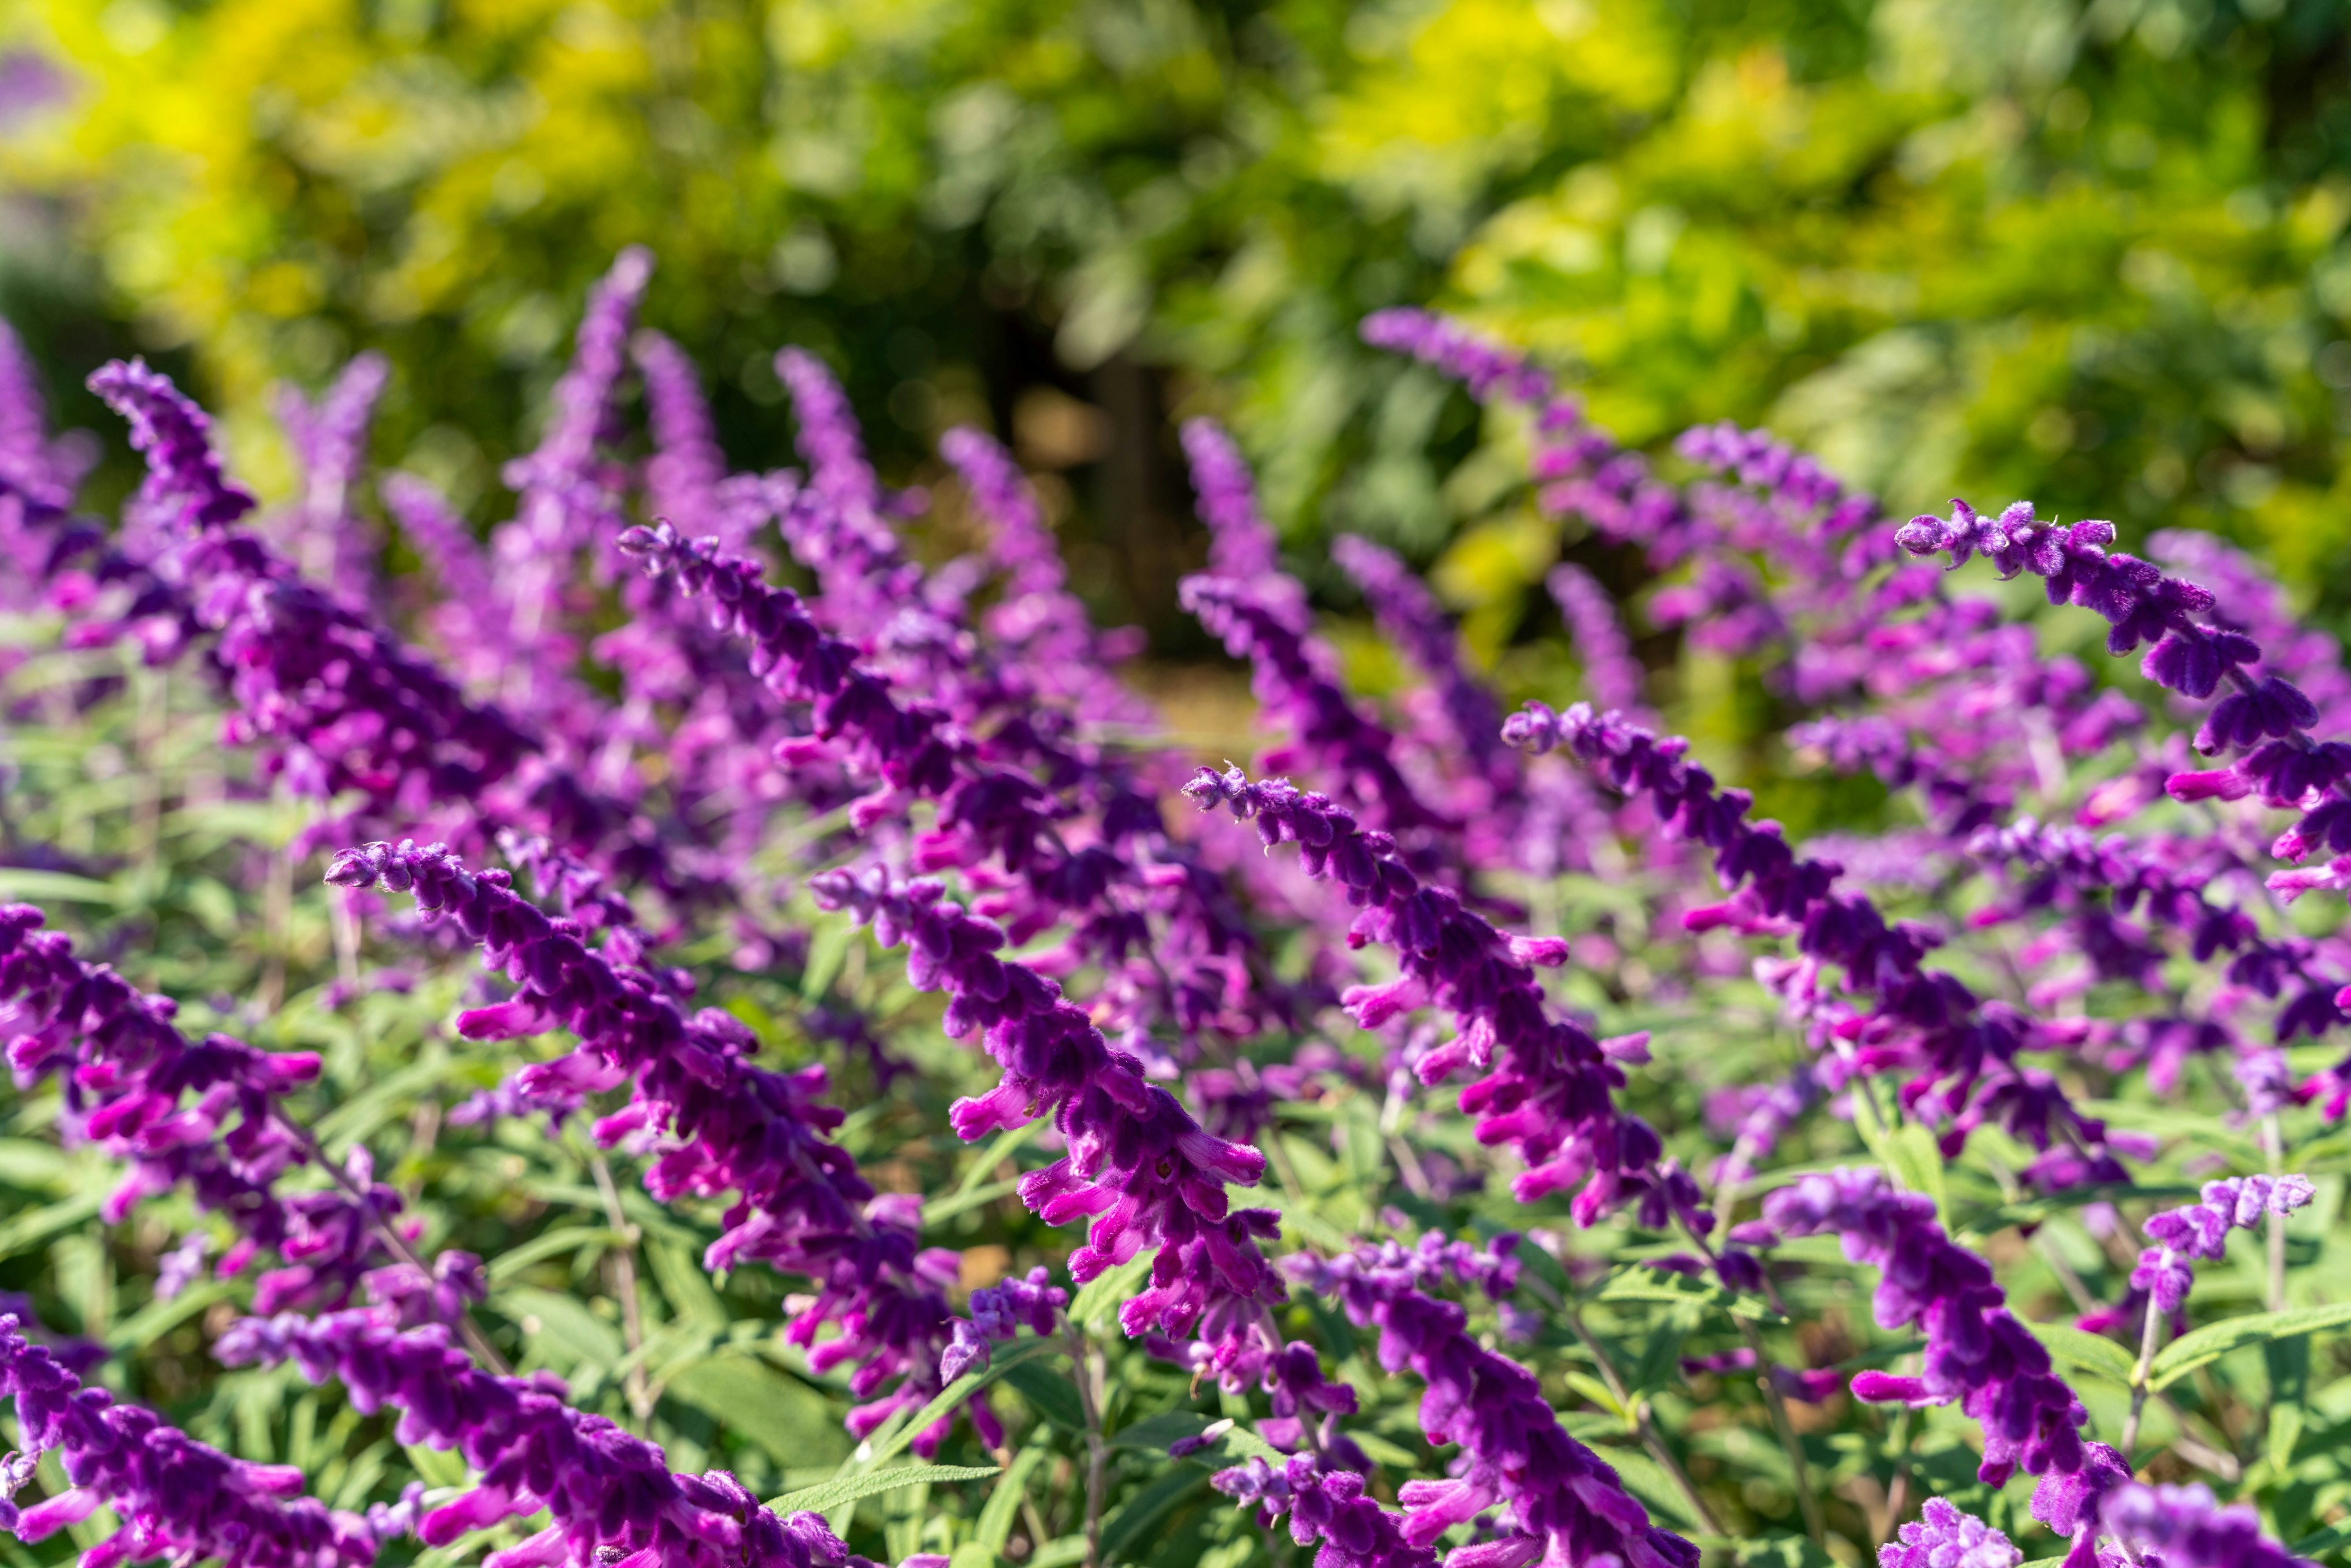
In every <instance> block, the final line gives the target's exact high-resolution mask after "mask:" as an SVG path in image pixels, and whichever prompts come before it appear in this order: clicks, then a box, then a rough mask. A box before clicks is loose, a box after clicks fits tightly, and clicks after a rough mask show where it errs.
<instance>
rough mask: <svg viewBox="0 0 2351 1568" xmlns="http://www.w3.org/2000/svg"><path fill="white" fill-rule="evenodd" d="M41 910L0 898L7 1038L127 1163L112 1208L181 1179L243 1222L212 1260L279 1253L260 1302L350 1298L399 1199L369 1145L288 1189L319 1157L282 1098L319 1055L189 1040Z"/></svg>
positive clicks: (163, 1004) (21, 1073)
mask: <svg viewBox="0 0 2351 1568" xmlns="http://www.w3.org/2000/svg"><path fill="white" fill-rule="evenodd" d="M44 919H45V917H44V916H43V915H42V913H41V912H40V911H39V910H38V909H36V908H34V907H33V906H32V905H30V904H6V905H0V1039H5V1042H6V1048H7V1056H8V1066H9V1070H10V1071H11V1072H12V1073H13V1074H14V1075H15V1077H16V1082H17V1084H18V1086H19V1087H20V1088H28V1087H30V1086H31V1085H32V1084H34V1083H36V1082H39V1081H40V1080H42V1079H44V1078H50V1077H54V1078H56V1079H57V1082H58V1083H59V1085H60V1088H61V1090H62V1092H63V1096H64V1104H63V1108H62V1115H61V1117H60V1125H61V1130H62V1131H63V1132H64V1134H65V1135H66V1136H67V1137H68V1139H69V1140H72V1141H76V1142H80V1141H87V1142H89V1143H90V1144H92V1145H96V1146H97V1147H99V1149H101V1150H103V1151H105V1153H106V1154H107V1155H109V1156H110V1157H111V1158H113V1159H116V1160H119V1161H120V1162H121V1163H122V1164H123V1165H124V1166H126V1167H127V1168H126V1170H125V1172H124V1175H123V1178H122V1181H121V1184H120V1186H117V1187H116V1188H115V1189H114V1191H113V1192H112V1193H111V1194H110V1195H109V1196H108V1197H107V1200H106V1203H105V1206H104V1207H103V1208H102V1209H101V1210H100V1212H101V1214H103V1215H104V1217H105V1218H106V1219H107V1220H108V1221H109V1222H110V1223H120V1221H121V1220H122V1219H123V1218H126V1217H127V1216H128V1215H129V1214H130V1213H131V1210H132V1209H133V1208H134V1207H137V1206H138V1205H139V1204H140V1203H141V1201H142V1200H144V1199H146V1198H149V1197H154V1196H156V1195H158V1194H161V1193H166V1192H169V1191H171V1190H172V1188H174V1187H176V1186H181V1185H183V1184H185V1185H186V1186H188V1187H189V1188H190V1190H191V1191H192V1192H193V1195H194V1197H195V1200H196V1203H197V1205H198V1207H201V1208H204V1209H207V1210H211V1211H213V1212H215V1213H218V1214H221V1215H223V1216H225V1218H227V1219H228V1221H229V1223H230V1224H231V1225H233V1226H235V1228H236V1229H237V1230H238V1232H239V1233H240V1236H239V1239H238V1240H237V1242H236V1243H235V1245H234V1246H233V1247H231V1248H230V1249H229V1250H228V1252H227V1253H226V1254H225V1256H224V1257H223V1258H222V1259H221V1260H220V1262H219V1264H218V1265H217V1268H216V1270H215V1272H217V1273H218V1274H220V1275H222V1276H224V1277H225V1276H228V1275H233V1274H236V1273H238V1272H240V1271H242V1270H244V1269H245V1268H246V1266H247V1265H248V1264H250V1263H251V1262H252V1261H253V1260H254V1259H255V1258H256V1256H258V1255H260V1254H261V1253H263V1252H265V1251H268V1252H275V1253H276V1254H277V1257H278V1259H279V1260H280V1264H279V1266H278V1267H277V1268H274V1269H268V1270H264V1271H263V1272H262V1273H261V1275H260V1276H259V1278H258V1279H257V1280H256V1281H255V1286H254V1300H255V1301H256V1304H257V1305H258V1306H259V1307H260V1310H262V1311H264V1312H276V1311H277V1310H278V1309H279V1308H280V1307H281V1306H287V1305H293V1304H297V1303H310V1304H322V1305H326V1306H340V1305H341V1304H342V1303H343V1302H344V1301H347V1300H348V1299H349V1298H350V1293H351V1291H352V1290H353V1289H354V1288H355V1287H356V1286H357V1285H358V1284H359V1282H360V1277H361V1275H362V1274H363V1273H364V1272H365V1271H366V1270H369V1269H371V1268H372V1267H374V1266H375V1265H377V1264H379V1263H381V1261H383V1260H384V1258H385V1251H384V1241H383V1238H384V1236H385V1235H386V1233H387V1229H386V1228H387V1225H388V1223H389V1221H390V1219H391V1217H392V1215H393V1214H394V1213H396V1212H397V1211H398V1210H399V1208H400V1197H399V1195H398V1194H397V1193H395V1192H393V1191H392V1188H390V1187H388V1186H383V1185H381V1183H378V1182H376V1181H374V1180H373V1179H372V1176H371V1170H370V1166H369V1160H368V1156H367V1154H366V1152H365V1150H364V1149H360V1150H355V1151H353V1158H352V1161H351V1168H350V1170H349V1171H348V1172H346V1173H344V1174H343V1176H342V1179H341V1182H340V1185H338V1186H329V1187H328V1188H326V1189H325V1190H323V1191H314V1192H307V1193H302V1194H298V1195H295V1194H284V1193H280V1192H278V1191H277V1183H278V1180H279V1178H280V1177H281V1176H284V1175H285V1174H286V1173H287V1171H288V1170H290V1169H292V1168H294V1167H296V1166H304V1165H310V1164H315V1163H317V1162H318V1161H319V1158H320V1157H321V1156H320V1155H319V1149H318V1146H317V1145H316V1143H315V1142H314V1141H313V1140H312V1139H311V1138H310V1136H309V1134H308V1133H307V1132H305V1131H303V1130H302V1128H301V1127H300V1125H299V1124H297V1123H295V1122H293V1121H292V1120H290V1119H289V1117H288V1115H287V1111H286V1109H285V1106H284V1100H285V1097H286V1096H287V1093H288V1092H290V1091H292V1090H294V1089H296V1088H297V1087H298V1086H300V1085H302V1084H306V1083H308V1082H311V1081H312V1080H313V1079H315V1078H316V1077H317V1076H318V1073H319V1058H318V1057H317V1056H316V1055H315V1054H313V1053H310V1052H308V1051H288V1052H282V1053H281V1052H271V1051H256V1050H255V1049H254V1048H253V1047H252V1046H249V1045H247V1044H246V1043H245V1042H244V1041H242V1040H234V1039H231V1038H230V1037H229V1036H227V1035H225V1034H212V1035H207V1036H205V1037H204V1039H203V1040H190V1039H188V1038H187V1036H185V1035H183V1034H182V1033H181V1032H180V1030H179V1029H178V1028H177V1027H176V1026H175V1025H174V1024H173V1023H172V1019H173V1016H174V1015H175V1014H176V1012H177V1011H178V1009H177V1007H176V1006H175V1005H174V1004H173V1003H172V1001H171V1000H169V999H168V998H162V997H156V996H150V995H147V994H145V993H143V992H141V991H140V990H138V989H136V988H133V987H132V986H131V984H130V982H128V981H126V980H125V979H123V977H121V976H120V975H118V974H116V973H115V972H114V971H113V970H112V969H110V968H108V967H105V966H103V965H96V964H88V963H84V962H83V961H82V960H80V959H78V958H77V957H75V956H74V951H73V944H72V942H71V941H70V940H69V939H68V938H67V937H66V936H63V935H61V934H59V933H57V932H54V931H45V930H43V929H41V927H42V925H43V924H44ZM193 1262H194V1260H193V1259H191V1260H189V1262H188V1265H187V1266H188V1267H190V1268H191V1269H193Z"/></svg>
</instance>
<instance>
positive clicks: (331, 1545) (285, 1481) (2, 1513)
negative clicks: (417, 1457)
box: [0, 1315, 462, 1568]
mask: <svg viewBox="0 0 2351 1568" xmlns="http://www.w3.org/2000/svg"><path fill="white" fill-rule="evenodd" d="M19 1327H20V1324H19V1322H18V1320H17V1319H16V1317H15V1316H13V1315H0V1395H5V1396H7V1397H8V1398H11V1399H13V1400H15V1402H16V1420H17V1423H18V1425H19V1427H21V1428H22V1430H23V1433H24V1443H25V1452H24V1453H23V1454H22V1455H21V1456H20V1455H16V1454H11V1455H9V1456H8V1457H7V1459H6V1460H5V1461H0V1494H5V1495H0V1529H5V1530H6V1531H9V1533H11V1534H13V1535H15V1536H16V1539H18V1540H19V1541H22V1542H27V1543H31V1542H38V1541H41V1540H43V1539H45V1538H46V1537H47V1536H49V1535H51V1534H53V1533H55V1532H56V1531H59V1530H62V1529H64V1528H65V1527H66V1526H67V1525H68V1524H77V1523H79V1522H80V1521H82V1520H84V1519H87V1518H89V1515H90V1514H91V1513H93V1512H95V1511H97V1510H98V1509H99V1508H107V1509H110V1510H112V1511H114V1512H115V1514H116V1515H117V1516H119V1517H120V1519H121V1521H122V1526H121V1528H120V1530H118V1531H115V1533H114V1534H112V1535H110V1536H109V1537H107V1538H106V1539H105V1540H104V1541H102V1542H99V1544H98V1545H96V1546H94V1547H92V1548H91V1549H90V1550H89V1551H88V1552H84V1553H83V1554H82V1559H81V1561H82V1563H84V1564H85V1568H117V1565H118V1564H120V1563H135V1562H143V1561H146V1560H149V1559H152V1558H157V1557H172V1558H177V1559H182V1560H184V1561H189V1562H193V1561H196V1560H199V1559H203V1558H211V1557H218V1558H221V1559H223V1560H224V1561H225V1563H227V1564H228V1565H229V1568H347V1565H348V1568H365V1565H366V1564H368V1563H372V1562H373V1561H374V1560H375V1554H376V1544H377V1537H376V1534H375V1532H374V1531H371V1529H370V1528H369V1526H368V1521H366V1520H364V1519H361V1518H360V1517H359V1516H358V1515H356V1514H351V1513H345V1512H342V1511H334V1512H329V1511H328V1510H327V1509H326V1508H324V1507H323V1506H321V1505H320V1504H319V1502H317V1501H316V1500H313V1499H310V1498H307V1497H303V1496H301V1495H300V1493H301V1490H302V1476H301V1473H300V1472H299V1471H298V1470H296V1469H293V1468H292V1467H291V1466H287V1465H257V1464H254V1463H251V1462H249V1461H247V1460H244V1459H233V1458H229V1457H228V1456H227V1455H226V1454H224V1453H222V1452H220V1451H219V1450H218V1449H216V1448H206V1447H205V1446H204V1444H202V1443H199V1442H197V1441H195V1440H194V1439H193V1438H192V1437H188V1436H187V1435H186V1434H184V1433H183V1432H180V1431H178V1430H176V1429H174V1428H172V1427H167V1426H165V1425H163V1423H162V1420H161V1419H159V1418H158V1417H157V1416H155V1415H154V1413H153V1412H152V1411H148V1410H142V1409H141V1408H140V1407H139V1406H135V1405H117V1404H115V1403H114V1399H113V1396H111V1395H110V1394H109V1393H108V1392H107V1391H106V1390H105V1389H103V1388H85V1387H83V1386H81V1384H80V1381H79V1380H78V1378H76V1377H75V1376H74V1375H73V1374H72V1373H70V1372H68V1371H67V1370H66V1368H65V1367H64V1366H63V1365H61V1364H59V1363H58V1361H57V1358H56V1357H55V1356H53V1355H52V1354H50V1353H49V1352H48V1350H47V1349H46V1348H45V1347H42V1346H39V1345H35V1344H31V1343H27V1342H26V1338H25V1336H24V1334H23V1333H20V1332H18V1331H19ZM460 1359H462V1358H460ZM51 1449H56V1450H57V1453H58V1456H59V1457H60V1458H62V1459H63V1461H64V1464H65V1473H66V1479H67V1480H68V1482H70V1483H71V1490H68V1491H64V1492H61V1493H58V1494H57V1496H55V1497H52V1498H49V1499H48V1500H46V1501H43V1502H39V1503H36V1504H34V1505H33V1506H31V1507H29V1508H20V1507H19V1506H18V1505H17V1504H16V1501H15V1499H14V1494H15V1492H16V1490H17V1489H18V1488H19V1487H22V1486H23V1485H24V1484H25V1483H26V1481H28V1480H30V1479H32V1469H33V1467H32V1464H31V1461H32V1460H33V1459H35V1458H37V1457H38V1456H40V1455H42V1454H44V1453H47V1452H48V1451H49V1450H51Z"/></svg>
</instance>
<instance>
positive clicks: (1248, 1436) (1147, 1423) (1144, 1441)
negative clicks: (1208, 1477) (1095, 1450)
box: [1109, 1410, 1415, 1469]
mask: <svg viewBox="0 0 2351 1568" xmlns="http://www.w3.org/2000/svg"><path fill="white" fill-rule="evenodd" d="M1209 1427H1222V1428H1223V1430H1222V1431H1220V1432H1219V1433H1217V1437H1216V1440H1215V1442H1213V1443H1211V1444H1210V1445H1209V1446H1208V1447H1207V1448H1197V1449H1195V1450H1194V1451H1192V1452H1191V1453H1189V1454H1186V1455H1185V1456H1184V1457H1185V1458H1186V1460H1187V1461H1189V1462H1190V1463H1193V1464H1200V1465H1207V1467H1208V1468H1209V1469H1221V1468H1222V1467H1224V1466H1226V1465H1233V1464H1238V1463H1241V1462H1242V1461H1244V1460H1247V1459H1263V1460H1264V1461H1265V1462H1266V1463H1267V1464H1269V1465H1272V1466H1275V1467H1276V1468H1279V1467H1280V1466H1281V1465H1282V1464H1283V1463H1284V1462H1285V1461H1287V1460H1288V1459H1289V1458H1290V1456H1289V1455H1287V1454H1285V1453H1283V1452H1282V1451H1281V1450H1280V1449H1279V1448H1275V1447H1274V1446H1273V1445H1272V1444H1271V1443H1269V1442H1267V1441H1266V1440H1265V1439H1264V1438H1263V1437H1259V1436H1258V1435H1257V1434H1256V1433H1255V1432H1252V1431H1250V1430H1249V1428H1248V1427H1243V1426H1239V1425H1238V1424H1237V1423H1235V1422H1233V1421H1231V1420H1229V1419H1211V1418H1210V1417H1208V1416H1203V1415H1201V1414H1200V1413H1199V1412H1198V1411H1197V1410H1162V1411H1161V1412H1160V1413H1159V1414H1158V1415H1156V1416H1149V1417H1146V1418H1145V1419H1144V1420H1141V1421H1137V1422H1135V1423H1134V1425H1133V1426H1131V1427H1120V1428H1119V1429H1118V1431H1117V1432H1115V1433H1113V1435H1112V1436H1111V1437H1110V1439H1109V1442H1110V1446H1111V1447H1112V1448H1141V1449H1143V1450H1144V1451H1145V1452H1148V1453H1156V1454H1163V1455H1164V1454H1165V1453H1166V1451H1167V1447H1168V1445H1169V1444H1171V1443H1173V1442H1175V1440H1176V1439H1177V1438H1179V1437H1198V1436H1199V1435H1200V1434H1201V1433H1203V1432H1206V1431H1207V1430H1208V1428H1209ZM1347 1435H1348V1436H1349V1437H1354V1438H1356V1439H1358V1440H1359V1441H1360V1440H1362V1439H1363V1437H1364V1434H1362V1433H1360V1432H1349V1433H1348V1434H1347ZM1379 1449H1386V1450H1389V1451H1390V1452H1397V1451H1400V1450H1397V1449H1396V1448H1395V1445H1394V1444H1392V1443H1384V1442H1382V1441H1380V1440H1379V1439H1378V1438H1376V1437H1374V1438H1372V1439H1370V1442H1369V1444H1368V1445H1367V1446H1366V1447H1365V1448H1364V1452H1365V1453H1367V1454H1370V1455H1371V1456H1372V1458H1375V1459H1380V1455H1379V1453H1378V1451H1377V1450H1379ZM1380 1462H1381V1463H1382V1464H1387V1463H1389V1462H1391V1461H1389V1460H1387V1459H1380ZM1401 1462H1402V1463H1404V1464H1406V1465H1410V1464H1412V1463H1414V1462H1415V1461H1414V1459H1413V1458H1412V1457H1411V1456H1410V1455H1405V1458H1404V1459H1403V1460H1402V1461H1401Z"/></svg>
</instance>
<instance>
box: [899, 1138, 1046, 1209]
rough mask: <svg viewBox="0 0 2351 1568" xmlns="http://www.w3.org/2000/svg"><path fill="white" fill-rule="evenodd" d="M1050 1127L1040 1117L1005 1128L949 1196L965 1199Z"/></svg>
mask: <svg viewBox="0 0 2351 1568" xmlns="http://www.w3.org/2000/svg"><path fill="white" fill-rule="evenodd" d="M1051 1125H1052V1123H1051V1121H1050V1119H1048V1118H1046V1117H1043V1116H1040V1117H1038V1118H1037V1119H1036V1120H1035V1121H1033V1122H1023V1123H1021V1124H1020V1125H1019V1126H1017V1127H1007V1128H1005V1129H1004V1131H1002V1132H1000V1133H998V1134H996V1141H995V1142H994V1143H992V1144H990V1145H987V1149H986V1150H985V1151H984V1152H982V1153H981V1155H980V1156H979V1158H977V1159H976V1160H974V1161H972V1162H971V1168H970V1169H969V1170H967V1171H966V1172H964V1173H963V1180H961V1181H959V1182H957V1183H956V1189H955V1192H954V1193H953V1194H952V1195H951V1196H953V1197H965V1196H966V1195H967V1194H968V1193H970V1192H972V1191H973V1190H974V1189H976V1188H977V1187H978V1186H982V1185H983V1184H985V1183H986V1182H987V1173H988V1172H990V1171H992V1170H994V1169H995V1168H996V1167H997V1166H1000V1165H1002V1164H1003V1163H1004V1162H1005V1161H1007V1160H1008V1159H1010V1158H1011V1157H1012V1156H1013V1155H1016V1154H1019V1152H1020V1149H1021V1147H1022V1146H1023V1145H1026V1144H1027V1143H1028V1142H1029V1139H1031V1138H1033V1137H1035V1136H1036V1135H1037V1134H1039V1133H1040V1132H1043V1131H1044V1130H1045V1129H1046V1128H1047V1127H1050V1126H1051ZM924 1218H929V1216H928V1215H927V1214H926V1215H925V1216H924Z"/></svg>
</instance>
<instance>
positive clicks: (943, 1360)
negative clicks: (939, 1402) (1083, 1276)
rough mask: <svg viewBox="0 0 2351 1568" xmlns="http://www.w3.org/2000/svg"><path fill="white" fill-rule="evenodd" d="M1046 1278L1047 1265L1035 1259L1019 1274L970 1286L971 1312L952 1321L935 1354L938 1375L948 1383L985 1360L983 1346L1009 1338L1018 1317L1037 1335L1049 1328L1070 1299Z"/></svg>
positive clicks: (1048, 1273)
mask: <svg viewBox="0 0 2351 1568" xmlns="http://www.w3.org/2000/svg"><path fill="white" fill-rule="evenodd" d="M1051 1280H1052V1272H1051V1270H1048V1269H1047V1268H1046V1267H1045V1266H1044V1265H1043V1264H1041V1263H1040V1264H1039V1265H1038V1266H1037V1267H1035V1268H1033V1269H1031V1270H1029V1272H1028V1274H1027V1275H1026V1276H1025V1277H1022V1278H1019V1279H1010V1280H1006V1281H1002V1282H1001V1283H999V1284H996V1285H991V1286H987V1287H985V1288H983V1289H981V1290H977V1291H973V1292H972V1293H971V1316H970V1317H969V1318H957V1319H956V1321H955V1323H954V1325H953V1328H954V1343H951V1344H949V1345H948V1346H947V1348H946V1352H945V1353H944V1354H942V1355H941V1356H940V1358H939V1380H940V1381H941V1382H943V1383H953V1382H954V1381H955V1380H956V1378H958V1377H961V1376H962V1375H964V1374H965V1373H967V1372H970V1371H973V1370H975V1369H976V1368H978V1367H983V1366H986V1365H987V1361H988V1346H989V1345H990V1344H992V1343H1007V1342H1008V1341H1010V1340H1011V1339H1012V1338H1013V1337H1014V1336H1015V1335H1016V1334H1017V1333H1019V1330H1020V1327H1021V1325H1022V1324H1024V1323H1025V1324H1027V1325H1028V1327H1029V1332H1030V1333H1033V1334H1035V1335H1036V1336H1037V1337H1038V1338H1040V1339H1042V1338H1044V1337H1046V1336H1047V1335H1049V1334H1050V1333H1052V1332H1053V1324H1054V1322H1055V1314H1057V1313H1058V1312H1061V1309H1062V1308H1063V1307H1066V1306H1068V1305H1069V1304H1070V1293H1069V1292H1068V1291H1064V1290H1062V1289H1061V1287H1060V1286H1058V1285H1055V1284H1052V1283H1051V1282H1050V1281H1051Z"/></svg>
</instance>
